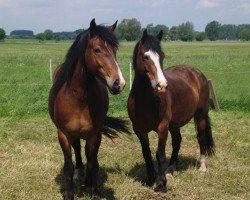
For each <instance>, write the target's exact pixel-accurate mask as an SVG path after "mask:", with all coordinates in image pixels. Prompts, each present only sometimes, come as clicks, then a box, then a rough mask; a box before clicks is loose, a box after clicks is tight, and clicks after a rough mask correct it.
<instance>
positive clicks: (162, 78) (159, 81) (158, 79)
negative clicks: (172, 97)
mask: <svg viewBox="0 0 250 200" xmlns="http://www.w3.org/2000/svg"><path fill="white" fill-rule="evenodd" d="M145 55H147V56H149V57H150V59H151V60H152V61H153V63H154V65H155V67H156V77H155V80H150V81H151V85H152V87H153V88H154V89H155V87H156V85H157V84H160V85H162V86H165V87H166V86H167V80H166V78H165V76H164V75H163V72H162V69H161V65H160V57H159V55H158V54H157V53H156V52H153V51H152V50H149V51H147V52H145Z"/></svg>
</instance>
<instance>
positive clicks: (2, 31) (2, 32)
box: [0, 28, 6, 40]
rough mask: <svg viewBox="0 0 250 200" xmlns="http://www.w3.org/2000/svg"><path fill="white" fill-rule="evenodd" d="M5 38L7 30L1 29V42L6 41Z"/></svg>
mask: <svg viewBox="0 0 250 200" xmlns="http://www.w3.org/2000/svg"><path fill="white" fill-rule="evenodd" d="M5 37H6V34H5V30H4V29H2V28H0V40H4V38H5Z"/></svg>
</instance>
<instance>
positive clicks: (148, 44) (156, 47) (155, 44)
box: [133, 35, 164, 69]
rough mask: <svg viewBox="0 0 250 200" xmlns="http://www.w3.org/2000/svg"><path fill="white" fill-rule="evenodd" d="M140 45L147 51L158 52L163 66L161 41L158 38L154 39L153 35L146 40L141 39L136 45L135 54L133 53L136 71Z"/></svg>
mask: <svg viewBox="0 0 250 200" xmlns="http://www.w3.org/2000/svg"><path fill="white" fill-rule="evenodd" d="M140 44H141V45H143V47H144V48H145V49H146V50H152V51H153V52H156V53H157V54H158V55H159V56H160V64H161V66H162V65H163V59H164V53H163V51H162V48H161V44H160V41H159V40H158V39H157V38H156V37H154V36H152V35H148V36H147V37H146V38H144V39H141V40H140V41H139V42H137V44H136V45H135V48H134V53H133V66H134V69H135V68H136V60H137V54H138V48H139V45H140Z"/></svg>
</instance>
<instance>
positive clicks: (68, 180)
mask: <svg viewBox="0 0 250 200" xmlns="http://www.w3.org/2000/svg"><path fill="white" fill-rule="evenodd" d="M58 140H59V143H60V146H61V148H62V151H63V155H64V167H63V173H64V178H65V191H64V194H63V198H64V199H65V200H72V199H74V189H73V174H74V165H73V162H72V153H71V141H69V140H68V138H67V137H66V136H65V134H64V133H63V132H62V131H60V130H58Z"/></svg>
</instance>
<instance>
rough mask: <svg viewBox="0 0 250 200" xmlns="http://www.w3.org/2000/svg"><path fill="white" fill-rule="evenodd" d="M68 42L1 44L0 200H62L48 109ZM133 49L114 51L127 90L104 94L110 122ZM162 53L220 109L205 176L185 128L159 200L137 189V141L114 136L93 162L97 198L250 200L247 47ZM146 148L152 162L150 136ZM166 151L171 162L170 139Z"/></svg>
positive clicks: (123, 99) (208, 46) (122, 100)
mask: <svg viewBox="0 0 250 200" xmlns="http://www.w3.org/2000/svg"><path fill="white" fill-rule="evenodd" d="M71 42H72V41H68V42H59V43H53V42H50V43H39V42H37V41H33V40H6V41H5V42H0V180H1V181H0V199H1V200H2V199H3V200H7V199H9V200H10V199H11V200H12V199H53V200H54V199H62V195H61V190H62V185H63V174H62V166H63V155H62V152H61V149H60V146H59V143H58V140H57V134H56V129H55V127H54V125H53V124H52V122H51V120H50V118H49V115H48V109H47V99H48V92H49V89H50V87H51V81H50V76H49V59H51V60H52V66H53V69H55V68H56V66H57V65H59V64H60V63H62V62H63V60H64V57H65V54H66V52H67V49H68V48H69V46H70V44H71ZM134 45H135V43H133V42H131V43H121V44H120V47H119V51H118V54H117V58H118V63H119V64H120V67H121V70H122V72H123V74H124V76H125V79H126V81H127V86H126V88H125V89H124V91H123V92H122V93H121V94H120V95H117V96H112V95H110V108H109V115H110V116H114V117H121V118H124V119H127V118H128V115H127V111H126V103H127V97H128V93H129V63H130V62H131V59H132V52H133V48H134ZM162 47H163V49H164V52H165V54H166V58H165V60H164V67H165V68H167V67H168V66H172V65H178V64H190V65H193V66H196V67H198V68H199V69H200V70H201V71H202V72H204V74H205V75H206V76H207V78H209V79H211V80H212V81H213V85H214V88H215V91H216V94H217V98H218V101H219V105H220V108H221V110H220V112H215V111H214V110H213V109H212V108H211V110H210V118H211V121H212V129H213V135H214V140H215V144H216V154H215V156H213V157H211V158H209V159H208V162H209V170H208V172H207V173H205V174H203V173H200V172H198V170H197V169H196V164H197V158H198V156H199V150H198V143H197V140H196V136H195V131H194V124H193V122H192V121H191V122H190V123H189V124H188V125H187V126H185V127H183V128H182V129H181V132H182V138H183V140H182V147H181V150H180V154H179V155H180V156H179V158H180V159H179V165H180V166H179V171H178V172H177V173H176V174H175V175H174V179H170V180H168V191H167V194H165V195H158V194H156V193H154V192H153V188H148V187H145V186H143V185H142V181H143V180H144V178H145V166H144V160H143V157H142V153H141V148H140V144H139V142H138V139H137V138H136V136H135V135H131V136H127V135H120V137H119V138H117V139H115V140H114V141H111V140H109V139H108V138H106V137H103V140H102V144H101V147H100V151H99V156H98V158H99V164H100V173H99V175H100V179H99V185H100V188H101V190H102V198H103V199H185V200H188V199H250V192H249V191H250V159H249V153H250V134H249V132H250V81H249V80H250V43H247V42H246V43H243V42H201V43H198V42H192V43H183V42H164V43H163V44H162ZM211 107H212V105H211ZM150 142H151V148H152V155H153V157H154V158H155V152H156V147H157V136H156V134H155V133H153V132H152V133H150ZM82 145H84V142H82ZM166 152H167V158H168V159H169V156H170V153H171V138H170V136H169V138H168V142H167V149H166ZM83 155H84V152H83ZM154 160H155V159H154ZM155 165H156V162H155ZM76 194H77V196H76V197H77V199H90V197H89V196H88V195H86V194H85V193H84V192H83V190H82V189H81V188H76Z"/></svg>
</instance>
